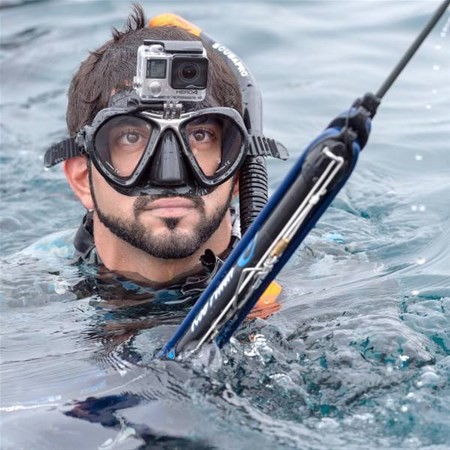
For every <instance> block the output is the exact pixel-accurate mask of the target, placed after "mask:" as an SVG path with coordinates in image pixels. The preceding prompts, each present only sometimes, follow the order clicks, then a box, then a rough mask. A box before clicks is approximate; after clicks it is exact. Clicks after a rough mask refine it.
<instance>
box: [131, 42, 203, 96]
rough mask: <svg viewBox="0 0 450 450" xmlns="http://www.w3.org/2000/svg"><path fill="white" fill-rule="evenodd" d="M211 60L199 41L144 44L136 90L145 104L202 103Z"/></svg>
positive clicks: (135, 79) (141, 47)
mask: <svg viewBox="0 0 450 450" xmlns="http://www.w3.org/2000/svg"><path fill="white" fill-rule="evenodd" d="M207 81H208V58H207V56H206V50H205V49H204V48H203V45H202V43H201V42H200V41H151V40H144V45H141V46H140V47H139V48H138V54H137V67H136V76H135V77H134V80H133V87H134V89H135V91H136V92H137V93H138V95H139V97H140V98H141V101H144V102H162V101H171V102H174V103H176V102H182V101H190V102H200V101H202V100H204V99H205V97H206V84H207Z"/></svg>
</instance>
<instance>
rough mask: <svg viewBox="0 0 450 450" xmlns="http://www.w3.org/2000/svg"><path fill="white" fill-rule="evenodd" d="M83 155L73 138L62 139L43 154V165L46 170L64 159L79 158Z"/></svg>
mask: <svg viewBox="0 0 450 450" xmlns="http://www.w3.org/2000/svg"><path fill="white" fill-rule="evenodd" d="M83 153H84V152H83V151H82V150H81V148H80V146H79V145H78V144H77V143H76V142H75V138H68V139H64V140H63V141H61V142H58V143H57V144H54V145H52V146H51V147H50V148H49V149H48V150H47V151H46V152H45V156H44V165H45V167H46V168H47V169H48V168H50V167H52V166H54V165H55V164H58V163H60V162H61V161H65V160H66V159H70V158H75V157H76V156H81V155H82V154H83Z"/></svg>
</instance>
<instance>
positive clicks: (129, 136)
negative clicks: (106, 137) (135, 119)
mask: <svg viewBox="0 0 450 450" xmlns="http://www.w3.org/2000/svg"><path fill="white" fill-rule="evenodd" d="M149 136H150V133H149V129H148V128H147V127H145V126H133V125H121V126H118V127H115V129H114V131H113V133H112V135H111V139H110V143H111V147H113V148H114V149H116V150H120V151H134V150H142V149H143V148H144V147H145V146H146V144H147V142H148V139H149Z"/></svg>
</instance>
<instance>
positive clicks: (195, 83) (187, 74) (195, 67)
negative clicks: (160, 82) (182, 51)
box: [171, 57, 208, 89]
mask: <svg viewBox="0 0 450 450" xmlns="http://www.w3.org/2000/svg"><path fill="white" fill-rule="evenodd" d="M193 59H196V60H195V61H193ZM207 76H208V60H207V59H206V58H191V57H177V58H174V59H173V64H172V79H171V86H172V87H173V88H174V89H205V88H206V81H207Z"/></svg>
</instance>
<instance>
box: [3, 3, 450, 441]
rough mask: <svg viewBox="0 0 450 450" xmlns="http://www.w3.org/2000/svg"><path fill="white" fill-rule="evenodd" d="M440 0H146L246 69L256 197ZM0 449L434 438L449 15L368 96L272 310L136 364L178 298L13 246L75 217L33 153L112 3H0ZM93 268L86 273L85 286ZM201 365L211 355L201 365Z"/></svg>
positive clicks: (373, 78) (61, 129)
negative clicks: (276, 145)
mask: <svg viewBox="0 0 450 450" xmlns="http://www.w3.org/2000/svg"><path fill="white" fill-rule="evenodd" d="M437 5H438V2H436V1H429V0H410V1H406V0H365V1H351V0H341V1H338V0H334V1H325V0H316V1H312V0H295V1H294V0H293V1H280V0H267V1H252V2H244V3H243V2H234V1H224V0H222V1H215V2H206V1H201V0H196V1H190V2H186V1H181V0H167V1H156V0H155V1H152V2H146V3H144V7H145V9H146V12H147V15H148V16H152V15H156V14H159V13H161V12H166V11H171V12H175V13H178V14H180V15H182V16H184V17H185V18H187V19H188V20H190V21H192V22H193V23H195V24H197V25H199V26H200V27H201V28H203V29H204V30H205V31H206V32H208V33H209V34H211V35H213V36H214V37H215V38H216V39H217V40H218V41H221V42H223V43H224V44H226V45H227V46H228V47H230V48H231V49H233V50H234V51H235V52H236V53H237V54H239V55H240V56H241V57H242V58H243V59H244V60H245V62H246V63H247V64H248V65H249V67H250V68H251V70H252V72H253V74H254V75H255V77H256V79H257V80H258V82H259V86H260V88H261V90H262V93H263V99H264V108H265V109H264V123H265V131H266V134H267V135H268V136H270V137H274V138H276V139H278V140H280V141H281V142H283V143H284V144H285V145H286V146H287V147H288V148H289V150H290V153H291V156H292V158H291V160H290V161H289V162H287V163H286V162H280V161H270V162H269V172H270V176H271V182H270V188H271V190H272V191H273V189H275V188H276V187H277V185H278V184H279V182H280V181H281V179H282V178H283V176H284V174H285V173H286V171H287V170H288V167H290V166H291V165H292V164H293V161H294V160H295V158H296V156H298V155H300V153H301V151H302V149H303V148H304V147H305V146H306V145H307V144H308V143H309V142H310V141H311V140H312V139H313V138H314V137H315V136H316V135H317V134H318V133H320V131H321V130H322V129H323V128H324V127H325V126H326V125H327V124H328V122H329V121H330V120H331V119H332V118H333V117H334V116H335V115H336V114H338V113H340V112H341V111H343V110H344V109H346V108H348V107H349V106H350V104H351V103H352V102H353V100H354V99H355V98H356V97H358V96H361V95H362V94H364V93H365V92H367V91H376V90H377V89H378V87H379V86H380V84H381V83H382V81H384V79H385V77H386V76H387V75H388V74H389V72H390V71H391V69H392V68H393V66H394V65H395V64H396V63H397V61H398V60H399V58H400V57H401V56H402V55H403V52H404V51H405V50H406V48H407V47H408V46H409V44H410V43H411V42H412V41H413V39H414V38H415V37H416V35H417V34H418V33H419V32H420V30H421V29H422V27H423V25H424V24H425V22H426V21H427V20H428V18H429V16H430V14H431V13H432V12H433V10H434V8H436V7H437ZM0 6H1V9H0V20H1V23H0V25H1V43H0V64H1V98H0V127H1V128H0V131H1V141H0V162H1V166H0V167H1V169H0V170H1V172H0V189H1V206H0V232H1V244H0V249H1V256H2V266H1V268H2V283H1V295H2V297H1V304H0V309H1V334H2V337H1V360H2V373H1V397H2V401H1V410H0V412H1V419H2V429H1V447H2V448H4V449H17V448H33V449H59V448H65V449H78V448H100V449H110V448H111V449H112V448H119V449H130V448H148V449H150V448H193V449H194V448H195V449H199V448H232V449H241V448H242V449H244V448H261V449H266V448H267V449H273V448H302V449H329V448H345V449H360V448H395V449H398V448H430V449H431V448H432V449H444V448H449V442H450V424H449V420H448V418H449V417H450V406H449V405H450V384H449V383H450V331H449V330H450V311H449V310H450V256H449V255H450V252H449V250H450V249H449V247H450V246H449V242H450V231H449V230H450V201H449V198H450V67H449V64H450V58H449V56H450V39H449V28H450V15H449V13H448V12H447V13H446V15H445V17H444V18H443V19H442V20H441V21H440V22H439V24H438V25H437V26H436V28H435V29H434V31H433V32H432V33H431V35H430V36H429V38H428V39H427V40H426V41H425V43H424V44H423V46H422V48H421V49H420V50H419V52H418V54H417V55H416V56H415V57H414V59H413V60H412V62H411V63H410V64H409V65H408V67H407V68H406V69H405V71H404V72H403V73H402V75H401V77H400V78H399V79H398V81H397V82H396V83H395V85H394V87H393V88H392V90H391V91H390V92H389V93H388V94H387V95H386V97H385V98H384V100H383V103H382V106H381V107H380V109H379V112H378V114H377V116H376V117H375V120H374V124H373V132H372V134H371V137H370V140H369V144H368V145H367V147H366V149H365V150H364V152H363V154H362V156H361V158H360V161H359V163H358V166H357V168H356V170H355V172H354V174H353V175H352V177H351V179H350V181H349V182H348V184H347V185H346V186H345V188H344V189H343V191H341V193H340V195H339V196H338V198H337V199H336V200H335V201H334V203H333V205H332V206H331V207H330V208H329V210H328V211H327V212H326V214H325V215H324V216H323V218H322V219H321V220H320V222H319V224H318V226H317V227H316V228H315V229H314V230H313V232H312V233H311V234H310V236H308V238H307V240H306V242H305V245H303V247H302V248H301V249H300V250H299V251H298V252H297V253H296V255H295V256H294V257H293V258H292V260H291V261H290V262H289V264H288V265H287V267H286V268H285V269H284V270H283V272H282V273H281V274H280V276H279V281H280V282H281V284H282V285H283V287H284V293H283V298H282V308H281V310H280V311H279V312H278V313H277V314H275V315H273V316H272V317H271V318H269V319H268V320H267V321H262V320H257V321H255V322H251V323H249V324H247V325H246V326H245V327H244V328H243V329H242V330H241V332H240V333H239V334H238V335H237V336H236V339H234V340H233V343H232V345H230V346H229V347H228V348H226V349H225V350H224V351H223V352H222V353H220V354H215V355H200V356H199V357H198V358H196V359H195V360H193V361H190V362H185V363H167V362H162V361H156V360H153V355H154V352H155V351H156V350H157V349H158V348H160V347H161V346H162V344H163V343H164V342H165V341H166V339H167V338H168V337H169V336H170V335H171V333H172V332H173V331H174V328H175V327H176V323H178V322H179V321H180V320H181V317H182V316H183V314H185V312H186V311H182V310H181V311H178V312H177V311H176V310H170V311H169V310H164V308H162V309H158V307H156V306H154V304H153V303H152V301H151V299H148V298H145V296H144V297H143V296H140V293H139V292H136V293H135V295H134V296H131V298H130V294H129V293H124V292H123V291H121V292H118V291H117V290H115V289H114V283H113V282H111V283H110V280H108V276H107V275H106V277H105V278H103V279H102V280H100V282H99V281H98V280H97V279H95V277H94V278H93V279H92V278H89V276H86V274H81V273H80V270H79V268H77V267H74V266H70V265H68V264H63V263H61V259H58V258H57V257H56V256H55V255H46V256H47V257H46V258H44V259H39V258H36V257H33V256H30V254H29V253H26V252H21V250H22V249H24V248H25V247H27V246H29V245H30V244H32V243H33V242H35V241H36V240H37V239H39V238H41V237H43V236H46V235H48V234H49V233H52V232H55V231H60V230H67V229H72V228H76V227H77V226H78V223H79V221H80V218H81V216H82V214H83V210H82V208H81V206H80V205H79V204H78V202H77V201H76V200H75V198H74V196H73V194H72V193H71V191H70V189H69V188H68V187H67V185H66V182H65V179H64V176H63V174H62V171H61V170H60V169H54V170H51V171H44V170H43V167H42V161H43V152H44V150H45V149H46V147H47V146H48V145H49V144H51V143H53V142H55V141H56V140H58V139H60V138H62V137H64V136H65V135H66V131H65V108H66V91H67V87H68V83H69V81H70V79H71V77H72V75H73V73H74V71H75V70H76V68H77V66H78V65H79V63H80V62H81V61H82V60H83V59H84V58H85V57H86V55H87V52H88V51H89V50H93V49H95V48H97V47H98V46H100V45H101V44H102V43H103V42H104V41H105V40H107V39H108V38H109V36H110V30H111V27H112V26H116V27H119V28H120V27H121V26H122V24H123V22H124V20H125V18H126V16H127V14H128V12H129V10H130V5H129V4H128V2H118V1H104V0H70V1H56V0H53V1H52V0H48V1H32V0H28V1H26V0H2V1H0ZM93 280H94V281H93ZM208 358H212V360H211V361H210V360H209V359H208Z"/></svg>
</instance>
